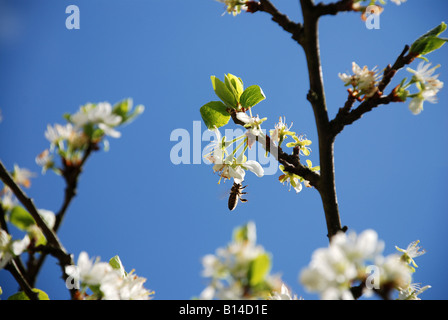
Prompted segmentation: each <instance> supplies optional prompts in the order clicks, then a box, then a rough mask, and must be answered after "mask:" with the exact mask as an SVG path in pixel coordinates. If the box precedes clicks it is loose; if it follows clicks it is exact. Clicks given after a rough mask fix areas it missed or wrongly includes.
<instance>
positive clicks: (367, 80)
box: [339, 62, 380, 98]
mask: <svg viewBox="0 0 448 320" xmlns="http://www.w3.org/2000/svg"><path fill="white" fill-rule="evenodd" d="M352 72H353V75H348V74H345V73H342V74H341V73H339V78H340V79H341V80H342V81H343V82H344V84H345V85H352V86H353V87H354V88H355V89H357V90H359V91H360V94H365V96H366V97H367V98H369V97H371V96H373V95H374V94H375V92H376V91H377V89H378V88H377V87H376V85H377V83H378V80H379V78H380V75H379V74H378V73H377V70H376V67H375V68H373V69H372V70H369V69H368V68H367V66H364V67H363V68H361V67H360V66H358V64H356V62H352Z"/></svg>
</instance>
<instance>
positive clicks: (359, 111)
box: [330, 45, 416, 137]
mask: <svg viewBox="0 0 448 320" xmlns="http://www.w3.org/2000/svg"><path fill="white" fill-rule="evenodd" d="M408 50H409V46H408V45H406V46H405V48H404V49H403V51H402V52H401V54H400V55H399V56H398V58H397V59H396V61H395V63H394V64H393V66H391V65H388V66H387V67H386V68H385V69H384V72H383V77H382V80H381V81H380V83H379V84H378V90H377V92H376V93H375V94H374V95H373V96H372V97H371V98H368V99H366V100H364V101H363V102H362V103H361V104H360V105H359V106H358V107H357V108H356V109H354V110H352V111H350V108H351V107H350V108H347V107H346V106H347V105H351V106H353V103H354V102H355V101H354V100H353V97H351V96H350V95H349V97H348V99H347V101H346V103H345V106H344V107H343V108H340V109H339V111H338V113H337V114H336V116H335V118H334V119H333V120H332V121H331V122H330V126H331V133H332V135H333V136H334V137H336V135H337V134H339V133H340V132H341V131H342V130H343V129H344V127H345V126H346V125H349V124H352V123H353V122H355V121H356V120H359V119H361V117H362V116H363V115H364V114H365V113H367V112H369V111H371V110H372V109H374V108H376V107H378V106H380V105H382V104H389V103H391V102H402V101H401V100H400V98H399V97H397V96H396V88H394V89H393V90H392V91H391V92H390V93H389V95H387V96H384V95H382V92H383V91H384V89H385V88H386V87H387V85H388V84H389V83H390V81H391V80H392V78H393V77H394V76H395V74H396V73H397V71H398V70H400V69H401V68H403V67H404V66H405V65H407V64H410V63H411V62H412V61H414V59H415V58H416V56H415V54H411V53H409V54H407V55H406V52H408Z"/></svg>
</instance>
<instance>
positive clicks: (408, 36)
mask: <svg viewBox="0 0 448 320" xmlns="http://www.w3.org/2000/svg"><path fill="white" fill-rule="evenodd" d="M326 2H327V1H326ZM273 3H274V4H275V5H276V6H277V7H278V9H279V10H280V11H282V12H284V13H286V14H288V16H289V17H290V18H291V19H292V20H295V21H300V20H301V12H300V8H299V5H298V1H296V0H284V1H273ZM423 3H424V4H423ZM71 4H75V5H77V6H78V7H79V9H80V19H81V20H80V29H79V30H68V29H66V27H65V20H66V18H67V16H68V15H67V14H66V13H65V8H66V7H67V6H68V5H71ZM447 6H448V5H447V3H446V1H443V0H428V1H424V2H422V1H415V0H409V1H407V2H406V3H404V4H402V5H401V6H396V5H395V4H393V3H392V2H390V3H389V4H388V5H387V6H386V10H385V11H384V12H383V14H382V15H381V17H380V19H381V20H380V29H378V30H368V29H367V28H366V27H365V25H364V23H363V22H362V20H361V19H360V17H359V14H356V13H344V14H340V15H338V16H336V17H334V16H331V17H324V18H323V19H322V20H321V23H320V37H321V38H320V43H321V51H322V65H323V75H324V82H325V89H326V94H327V102H328V110H329V114H330V117H331V118H333V117H334V115H335V114H336V112H337V110H338V109H339V107H341V106H342V105H343V103H344V102H345V99H346V90H345V88H344V86H343V83H342V82H341V80H340V79H339V78H338V76H337V75H338V73H339V72H347V71H350V69H351V63H352V61H356V62H357V63H358V64H359V65H361V66H364V65H367V66H369V67H370V68H372V67H374V66H378V68H379V69H382V68H384V67H385V66H386V65H387V64H388V63H393V62H394V61H395V58H396V57H397V56H398V55H399V54H400V52H401V51H402V49H403V47H404V45H405V44H411V43H412V42H413V41H414V40H415V39H416V38H417V37H418V36H420V35H421V34H423V33H424V32H426V31H427V30H429V29H431V28H433V27H434V26H436V25H438V24H439V23H440V22H441V21H446V20H447V19H446V12H448V11H447ZM223 11H224V7H223V5H222V4H220V3H217V2H216V1H212V0H201V1H196V2H191V1H181V0H173V1H170V4H169V5H167V3H166V1H143V0H132V1H122V0H121V1H117V0H108V1H106V0H95V1H76V0H73V1H65V0H40V1H25V0H14V1H8V0H0V70H1V73H0V92H1V95H0V109H1V112H2V116H3V121H2V122H1V123H0V159H1V160H2V161H3V163H4V164H5V165H6V166H7V167H8V168H11V169H12V168H13V165H14V163H17V164H18V165H19V166H21V167H26V168H28V169H30V170H32V171H34V172H36V173H37V174H38V176H37V177H36V178H35V179H33V181H32V186H31V188H30V189H28V190H27V192H28V194H29V195H30V196H31V197H33V199H34V201H35V203H36V205H37V207H38V208H45V209H48V210H53V211H57V210H58V209H59V207H60V205H61V203H62V199H63V188H64V183H63V181H62V179H61V178H60V177H58V176H56V175H54V174H53V173H52V172H48V173H47V174H46V175H41V174H40V168H39V167H38V166H37V165H36V164H35V162H34V159H35V157H36V155H37V154H39V153H40V152H41V151H42V150H44V149H45V148H47V147H48V141H47V140H46V139H45V137H44V132H45V129H46V126H47V124H54V123H64V120H63V118H62V115H63V114H64V113H67V112H68V113H74V112H75V111H77V110H78V108H79V106H80V105H83V104H85V103H87V102H101V101H109V102H111V103H114V102H117V101H119V100H121V99H123V98H127V97H131V98H133V100H134V104H143V105H144V106H145V107H146V110H145V112H144V113H143V114H142V115H141V116H140V118H139V119H137V120H136V121H135V122H134V123H132V124H131V125H129V126H127V127H124V128H123V129H122V130H120V131H121V132H122V137H121V138H119V139H112V138H111V139H109V140H110V150H109V151H108V152H103V151H100V152H97V153H95V154H94V155H93V156H92V157H91V158H90V159H89V161H88V162H87V164H86V166H85V169H84V172H83V174H82V176H81V178H80V182H79V187H78V195H77V197H76V199H75V200H74V202H73V203H72V204H71V206H70V208H69V212H68V213H67V215H66V218H65V220H64V222H63V225H62V227H61V229H60V232H59V236H60V238H61V241H62V242H63V244H64V246H65V247H66V248H67V250H68V251H70V252H72V253H74V254H75V259H77V256H78V254H79V253H80V252H81V251H87V252H88V253H89V255H90V256H99V257H101V259H102V260H108V259H109V258H111V257H112V256H114V255H116V254H118V255H119V256H120V257H121V259H122V261H123V264H124V266H125V267H126V269H127V270H131V269H135V272H136V273H137V274H138V275H140V276H142V277H145V278H147V279H148V280H147V287H148V288H150V289H152V290H154V291H155V293H156V294H155V298H156V299H190V298H192V297H194V296H197V295H199V294H200V292H201V291H202V290H203V289H204V288H205V286H206V284H207V282H206V280H205V279H204V278H202V277H201V274H200V273H201V270H202V266H201V257H203V256H204V255H206V254H208V253H213V252H214V251H215V250H216V249H217V248H218V247H221V246H224V245H226V244H227V243H228V242H229V241H230V237H231V233H232V230H233V229H234V228H235V227H237V226H239V225H242V224H244V223H246V222H248V221H254V222H255V223H256V226H257V234H258V242H259V243H260V244H261V245H263V246H264V247H265V249H266V250H267V251H269V252H271V253H272V256H273V269H272V272H273V273H281V274H282V278H283V280H284V281H285V282H286V283H287V284H288V285H289V286H291V287H292V289H293V291H294V292H295V293H296V294H298V295H299V296H303V297H304V298H306V299H315V298H317V296H316V295H313V294H308V293H307V292H306V291H304V288H303V287H302V286H301V285H300V284H299V283H298V280H297V279H298V274H299V272H300V270H301V269H302V268H303V267H305V266H306V265H307V264H308V263H309V261H310V259H311V254H312V252H313V251H314V250H315V249H317V248H318V247H322V246H327V244H328V241H327V237H326V233H327V231H326V226H325V220H324V214H323V209H322V204H321V202H320V197H319V195H318V193H317V191H316V190H313V189H306V190H303V191H302V192H301V193H299V194H296V193H295V192H294V191H290V192H288V188H287V187H286V186H283V185H281V184H280V183H279V182H278V179H277V177H278V175H279V174H280V173H278V174H276V175H273V176H265V177H263V178H258V177H256V176H255V175H253V174H252V173H248V174H247V176H246V183H247V184H248V185H249V187H248V188H247V192H248V199H249V202H247V203H245V204H240V205H238V207H237V209H236V210H235V211H233V212H232V213H229V211H228V209H227V201H226V200H223V199H222V195H223V193H225V192H226V190H228V189H230V187H231V185H230V183H229V182H227V183H226V184H221V185H218V184H217V181H218V176H217V175H215V174H213V172H212V168H211V167H210V166H209V165H206V164H179V165H174V164H173V163H172V162H171V160H170V150H171V148H172V147H173V146H174V145H175V144H176V142H175V141H170V135H171V132H172V131H173V130H175V129H179V128H180V129H186V130H187V131H189V132H190V134H191V135H192V133H193V121H200V120H201V118H200V114H199V108H200V107H201V106H202V105H203V104H205V103H207V102H209V101H211V100H216V97H215V95H214V93H213V90H212V86H211V82H210V76H211V75H216V76H217V77H219V78H221V79H222V78H223V76H224V74H226V73H232V74H235V75H237V76H239V77H241V78H242V79H243V81H244V83H245V85H246V86H249V85H252V84H258V85H260V86H261V88H262V89H263V91H264V93H265V94H266V97H267V99H266V100H265V101H263V102H261V103H260V104H258V105H257V106H256V107H254V110H253V112H254V113H256V114H259V115H260V117H268V120H267V122H265V128H273V126H274V124H275V122H276V121H277V120H278V118H279V117H280V116H285V117H286V121H287V122H291V121H292V122H293V123H294V126H293V129H294V131H296V132H298V133H303V134H306V135H307V137H308V138H309V139H310V140H312V141H313V142H314V143H313V145H312V146H311V147H312V150H313V152H312V154H311V156H310V159H311V160H312V161H313V164H315V165H317V164H318V147H317V134H316V129H315V125H314V118H313V114H312V110H311V107H310V105H309V103H308V101H307V100H306V98H305V96H306V93H307V90H308V76H307V73H306V64H305V59H304V54H303V51H302V49H301V48H300V47H299V46H298V45H297V44H296V43H295V42H294V41H293V40H292V39H291V38H290V36H289V34H287V33H286V32H284V31H283V30H282V29H281V28H280V27H278V26H277V25H276V24H275V23H273V22H272V21H271V20H270V17H269V15H267V14H265V13H257V14H242V15H239V16H237V17H232V16H230V15H225V16H221V14H222V12H223ZM444 36H445V37H446V35H444ZM446 50H448V47H446V46H445V47H443V48H442V49H440V50H438V51H436V52H433V53H431V54H430V55H428V58H429V60H430V61H431V62H432V63H433V64H434V65H436V64H441V67H440V68H439V69H437V72H438V73H440V77H439V79H440V80H442V81H443V82H445V83H446V82H447V81H448V63H447V62H448V61H447V58H446V57H447V56H448V55H447V54H446ZM417 64H418V62H414V63H413V65H412V66H411V67H414V68H415V67H416V65H417ZM408 75H409V73H408V72H406V71H405V70H402V71H400V73H398V74H397V76H396V78H395V79H394V83H398V82H399V81H400V80H401V79H402V78H403V77H405V76H408ZM438 98H439V103H438V104H434V105H433V104H430V103H426V104H425V106H424V108H425V109H424V111H423V112H422V113H421V114H420V115H418V116H414V115H412V114H411V113H410V111H409V110H408V104H407V103H401V104H391V105H388V106H380V107H379V108H377V109H376V110H374V111H372V112H370V113H368V114H366V115H365V116H364V117H363V118H362V119H361V120H360V121H358V122H356V123H355V124H353V125H350V126H348V127H346V128H345V129H344V131H343V132H342V133H341V134H340V135H339V136H338V137H337V139H336V144H335V165H336V183H337V193H338V199H339V205H340V211H341V219H342V223H343V225H347V226H348V227H349V229H351V230H354V231H357V232H361V231H363V230H365V229H368V228H373V229H375V230H376V231H377V232H378V234H379V237H380V238H381V239H383V240H384V241H385V243H386V248H385V253H386V254H388V253H392V252H394V246H395V245H398V246H399V247H406V246H407V244H408V243H410V242H411V241H413V240H416V239H419V240H420V241H421V245H422V246H423V247H424V248H425V249H426V250H427V254H425V255H424V256H422V257H420V258H419V259H418V261H417V263H418V264H419V268H418V270H417V273H416V274H415V281H417V282H421V283H422V284H423V285H426V284H430V285H431V286H432V288H431V289H430V290H428V291H426V292H425V293H424V294H423V295H422V298H425V299H446V298H447V297H448V296H447V294H446V285H447V284H448V275H447V273H446V272H445V265H446V263H447V262H448V261H447V258H448V256H447V250H446V248H445V243H446V242H447V240H448V235H447V232H446V230H445V228H446V226H447V225H448V216H447V213H448V210H447V209H448V199H447V197H446V190H447V189H446V181H447V178H448V164H447V161H446V159H447V156H448V150H447V148H446V141H447V138H448V130H447V128H448V127H447V124H448V120H447V119H448V108H447V104H448V93H447V90H446V88H444V89H442V90H441V91H440V92H439V93H438ZM230 127H232V125H230ZM205 130H206V127H205V125H204V124H203V123H202V125H201V132H204V131H205ZM192 139H193V137H192ZM206 144H207V142H202V145H201V147H202V148H203V147H205V145H206ZM225 199H226V198H225ZM0 285H1V287H2V289H3V291H4V294H3V298H6V297H7V296H9V295H10V294H12V293H14V292H15V290H16V284H15V283H14V281H13V279H12V277H11V276H10V275H9V273H8V272H6V271H4V270H0ZM37 287H38V288H41V289H42V290H44V291H46V292H47V293H48V294H49V296H50V298H54V299H67V298H69V295H68V291H67V290H66V289H65V287H64V283H63V282H62V281H61V279H60V269H59V266H57V265H56V262H55V260H54V259H51V258H50V259H47V262H46V264H45V267H44V270H43V271H42V272H41V274H40V278H39V280H38V283H37Z"/></svg>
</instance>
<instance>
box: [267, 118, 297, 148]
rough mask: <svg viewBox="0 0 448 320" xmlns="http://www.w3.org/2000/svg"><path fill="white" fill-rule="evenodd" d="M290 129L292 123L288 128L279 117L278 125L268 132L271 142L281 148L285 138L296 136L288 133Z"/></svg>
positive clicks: (293, 133)
mask: <svg viewBox="0 0 448 320" xmlns="http://www.w3.org/2000/svg"><path fill="white" fill-rule="evenodd" d="M291 127H292V123H291V125H290V126H289V127H288V126H287V125H286V124H285V121H284V119H282V118H281V117H280V119H279V121H278V123H277V124H276V125H275V129H274V130H270V131H269V133H270V134H271V140H272V141H273V142H274V143H275V144H277V145H278V146H281V145H282V143H283V141H284V140H285V138H286V137H287V136H295V135H296V133H295V132H292V131H290V130H291Z"/></svg>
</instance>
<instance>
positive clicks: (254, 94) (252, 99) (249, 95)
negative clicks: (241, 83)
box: [240, 85, 266, 108]
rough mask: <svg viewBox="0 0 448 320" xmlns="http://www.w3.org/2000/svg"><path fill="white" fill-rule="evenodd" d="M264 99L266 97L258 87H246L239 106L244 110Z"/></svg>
mask: <svg viewBox="0 0 448 320" xmlns="http://www.w3.org/2000/svg"><path fill="white" fill-rule="evenodd" d="M264 99H266V96H265V95H264V93H263V90H261V88H260V87H259V86H257V85H253V86H250V87H248V88H247V89H246V90H244V92H243V93H242V94H241V97H240V104H241V105H242V106H243V107H244V108H251V107H253V106H254V105H256V104H257V103H259V102H260V101H263V100H264Z"/></svg>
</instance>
